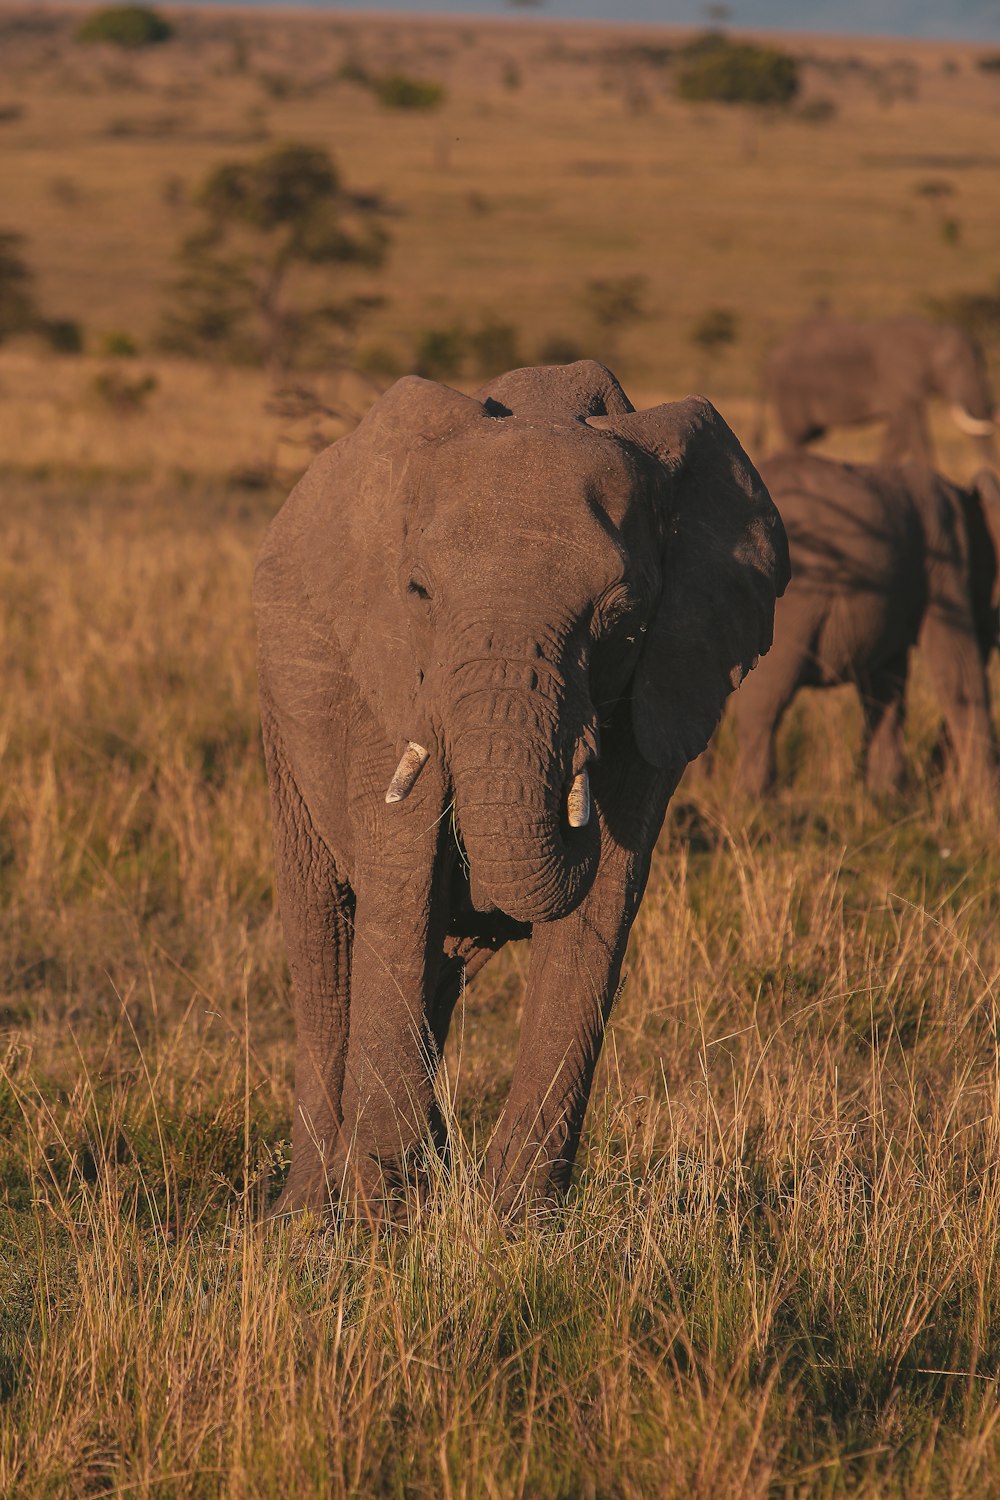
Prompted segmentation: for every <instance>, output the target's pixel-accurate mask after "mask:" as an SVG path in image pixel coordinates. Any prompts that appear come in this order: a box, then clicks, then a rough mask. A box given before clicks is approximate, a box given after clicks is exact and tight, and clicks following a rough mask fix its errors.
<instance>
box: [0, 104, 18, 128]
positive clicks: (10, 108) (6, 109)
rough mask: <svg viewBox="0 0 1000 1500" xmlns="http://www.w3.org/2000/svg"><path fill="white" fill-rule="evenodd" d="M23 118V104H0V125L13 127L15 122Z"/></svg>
mask: <svg viewBox="0 0 1000 1500" xmlns="http://www.w3.org/2000/svg"><path fill="white" fill-rule="evenodd" d="M23 117H24V105H23V104H0V125H13V124H14V121H15V120H20V119H23Z"/></svg>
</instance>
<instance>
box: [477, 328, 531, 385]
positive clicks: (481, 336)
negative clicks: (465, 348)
mask: <svg viewBox="0 0 1000 1500" xmlns="http://www.w3.org/2000/svg"><path fill="white" fill-rule="evenodd" d="M468 343H469V353H470V355H471V356H472V362H473V364H474V366H475V372H476V374H477V375H481V376H483V377H484V378H485V377H488V376H490V375H502V374H504V373H505V371H507V370H516V369H517V368H518V366H519V365H521V364H522V363H523V361H522V359H521V350H520V347H519V344H518V336H517V328H516V327H515V325H514V324H513V323H504V322H502V321H501V320H500V319H498V318H493V317H490V318H485V319H484V320H483V322H482V323H480V325H479V327H478V328H473V329H472V331H471V332H470V334H469V338H468Z"/></svg>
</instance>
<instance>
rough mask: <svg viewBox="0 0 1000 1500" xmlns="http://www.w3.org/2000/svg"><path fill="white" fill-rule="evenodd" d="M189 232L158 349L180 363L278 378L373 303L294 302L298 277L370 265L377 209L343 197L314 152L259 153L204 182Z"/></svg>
mask: <svg viewBox="0 0 1000 1500" xmlns="http://www.w3.org/2000/svg"><path fill="white" fill-rule="evenodd" d="M196 204H197V206H198V209H199V211H200V214H201V223H200V225H199V227H198V229H197V230H196V231H195V233H194V234H192V235H190V236H189V237H188V239H187V240H186V241H185V242H184V244H183V246H182V248H181V251H180V257H179V258H180V262H181V271H182V274H181V276H180V278H179V280H178V281H177V282H176V283H175V286H174V293H175V305H174V307H173V308H172V309H171V310H170V312H169V313H168V314H167V316H166V318H165V320H164V326H163V329H162V332H161V339H160V341H161V343H162V344H163V345H165V346H166V347H169V348H174V349H182V350H185V351H186V352H191V353H195V352H197V353H205V352H215V353H217V354H222V353H225V354H228V355H230V357H235V358H244V359H245V358H259V359H260V360H262V361H263V363H264V364H265V365H266V367H267V368H268V370H269V371H270V372H271V374H272V375H275V376H277V375H280V374H281V373H282V372H284V371H285V370H287V369H288V368H289V366H290V365H292V364H294V363H295V362H296V361H297V360H298V359H300V358H301V357H302V356H303V355H305V354H306V353H309V352H314V353H320V352H322V351H323V347H324V341H325V343H326V344H329V342H330V340H331V337H332V336H335V335H339V336H340V338H341V341H343V339H344V337H345V336H349V335H350V334H352V333H353V331H354V329H355V328H356V327H357V324H358V322H359V321H360V319H361V317H362V316H363V314H364V312H365V311H366V310H367V309H368V308H370V307H371V306H373V305H376V304H377V303H378V302H379V301H380V300H381V299H380V298H377V297H371V296H360V295H357V294H354V295H350V294H343V295H340V296H338V297H335V298H328V299H325V300H323V301H321V302H313V303H306V302H304V301H303V300H302V297H301V292H300V295H299V297H296V296H295V295H294V293H295V286H296V282H297V281H299V282H301V280H302V279H303V278H301V277H297V276H296V274H295V273H297V272H301V271H302V270H303V269H304V268H305V267H308V266H313V267H319V266H332V265H341V266H346V265H355V266H367V267H375V266H379V265H381V263H382V261H383V259H384V256H385V252H386V248H387V245H388V234H387V232H386V230H385V227H384V225H383V224H382V223H381V222H380V221H381V219H382V218H383V217H384V214H385V210H384V208H383V207H382V206H381V205H380V204H379V202H378V201H377V199H375V198H373V197H372V196H371V195H366V194H359V193H352V192H349V191H348V190H347V189H346V188H345V187H344V186H343V183H342V182H341V179H340V174H339V172H338V171H337V168H336V166H335V165H334V162H333V160H332V158H331V157H330V155H329V153H328V152H327V151H325V150H324V149H323V148H322V147H319V146H308V145H299V144H293V145H284V146H275V147H271V148H269V149H268V150H266V151H264V152H263V153H262V154H261V155H259V156H257V157H255V158H253V159H252V160H251V161H246V162H225V163H223V164H222V165H221V166H219V167H216V168H215V169H214V171H212V172H211V173H209V175H208V177H207V178H206V180H205V182H204V183H203V185H202V187H201V189H200V190H199V192H198V194H197V197H196Z"/></svg>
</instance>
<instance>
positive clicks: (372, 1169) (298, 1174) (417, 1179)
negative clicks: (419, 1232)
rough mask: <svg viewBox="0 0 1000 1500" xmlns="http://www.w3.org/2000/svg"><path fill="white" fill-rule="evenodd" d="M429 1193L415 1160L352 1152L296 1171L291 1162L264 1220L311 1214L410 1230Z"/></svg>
mask: <svg viewBox="0 0 1000 1500" xmlns="http://www.w3.org/2000/svg"><path fill="white" fill-rule="evenodd" d="M428 1197H429V1175H428V1173H427V1172H426V1171H418V1170H417V1168H416V1165H415V1164H414V1163H405V1164H402V1163H400V1162H399V1161H398V1160H389V1161H385V1160H382V1159H380V1158H379V1157H378V1156H376V1155H374V1154H368V1153H358V1152H356V1151H355V1152H352V1153H350V1154H349V1155H348V1156H346V1157H340V1158H339V1159H337V1158H335V1159H334V1160H333V1161H331V1162H328V1163H322V1162H317V1163H316V1164H315V1165H313V1164H310V1166H309V1168H308V1169H306V1168H303V1169H301V1170H297V1169H296V1166H295V1164H294V1163H293V1164H292V1170H291V1173H290V1175H289V1178H288V1181H287V1182H286V1184H285V1186H284V1188H283V1190H282V1192H281V1194H280V1195H279V1197H278V1199H277V1201H276V1202H275V1204H274V1206H273V1208H272V1209H271V1210H270V1212H269V1213H268V1218H269V1219H271V1220H275V1219H284V1218H290V1217H292V1216H293V1215H298V1214H315V1215H317V1216H318V1217H320V1218H327V1219H329V1218H336V1219H337V1220H338V1221H339V1222H340V1223H342V1224H347V1223H351V1224H357V1225H362V1226H364V1227H366V1228H368V1229H371V1230H378V1229H380V1228H382V1227H385V1226H393V1227H395V1228H398V1229H409V1228H410V1227H412V1225H413V1224H414V1222H415V1221H416V1219H417V1218H418V1217H419V1215H420V1214H421V1213H422V1211H423V1208H424V1205H425V1204H426V1202H427V1199H428Z"/></svg>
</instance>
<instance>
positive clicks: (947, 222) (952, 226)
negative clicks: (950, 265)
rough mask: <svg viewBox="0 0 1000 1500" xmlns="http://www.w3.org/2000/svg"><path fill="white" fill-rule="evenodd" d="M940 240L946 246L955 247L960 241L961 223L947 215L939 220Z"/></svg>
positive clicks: (959, 220)
mask: <svg viewBox="0 0 1000 1500" xmlns="http://www.w3.org/2000/svg"><path fill="white" fill-rule="evenodd" d="M941 238H942V239H943V240H944V242H945V244H946V245H957V244H959V243H960V242H961V239H962V221H961V219H956V218H954V217H953V216H951V215H949V217H948V218H946V219H942V220H941Z"/></svg>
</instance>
